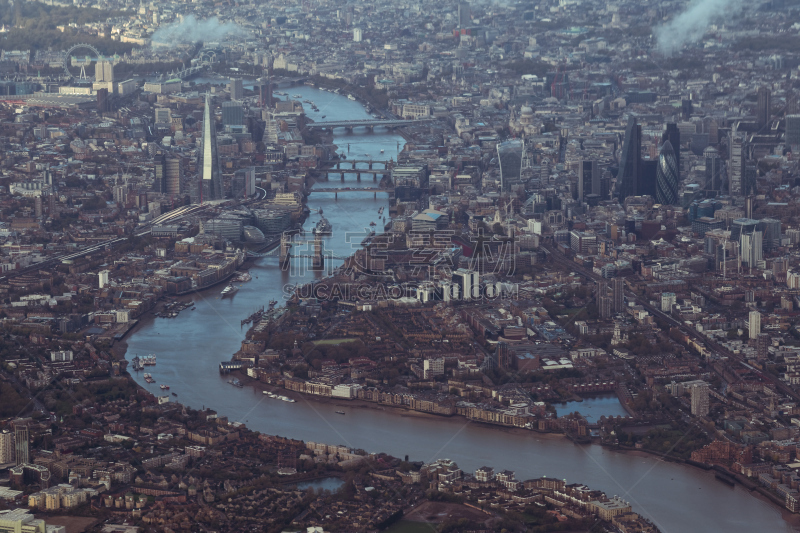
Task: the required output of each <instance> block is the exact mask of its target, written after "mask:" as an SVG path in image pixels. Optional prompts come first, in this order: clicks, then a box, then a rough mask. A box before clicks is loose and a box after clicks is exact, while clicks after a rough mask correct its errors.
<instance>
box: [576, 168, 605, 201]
mask: <svg viewBox="0 0 800 533" xmlns="http://www.w3.org/2000/svg"><path fill="white" fill-rule="evenodd" d="M595 181H597V182H598V183H597V187H596V188H597V189H598V191H599V189H600V183H599V182H600V174H599V171H598V169H597V161H595V160H593V159H584V160H583V161H581V163H580V167H579V168H578V201H579V202H581V203H583V202H584V201H585V199H586V195H587V194H599V192H597V193H595V192H594V191H595Z"/></svg>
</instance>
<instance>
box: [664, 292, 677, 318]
mask: <svg viewBox="0 0 800 533" xmlns="http://www.w3.org/2000/svg"><path fill="white" fill-rule="evenodd" d="M677 301H678V300H677V297H676V296H675V293H674V292H662V293H661V312H662V313H672V306H673V305H675V303H676V302H677Z"/></svg>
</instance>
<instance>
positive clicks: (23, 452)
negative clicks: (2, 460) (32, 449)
mask: <svg viewBox="0 0 800 533" xmlns="http://www.w3.org/2000/svg"><path fill="white" fill-rule="evenodd" d="M28 438H29V435H28V426H26V425H24V424H16V425H14V446H15V448H16V454H15V455H16V461H15V462H16V464H17V465H22V464H27V463H30V455H29V452H28Z"/></svg>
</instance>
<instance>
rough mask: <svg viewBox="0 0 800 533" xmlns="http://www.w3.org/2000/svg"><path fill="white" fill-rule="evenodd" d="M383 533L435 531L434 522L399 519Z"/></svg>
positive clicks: (424, 532)
mask: <svg viewBox="0 0 800 533" xmlns="http://www.w3.org/2000/svg"><path fill="white" fill-rule="evenodd" d="M383 533H436V524H428V523H426V522H410V521H408V520H400V521H399V522H397V523H396V524H394V525H392V527H390V528H389V529H386V530H384V532H383Z"/></svg>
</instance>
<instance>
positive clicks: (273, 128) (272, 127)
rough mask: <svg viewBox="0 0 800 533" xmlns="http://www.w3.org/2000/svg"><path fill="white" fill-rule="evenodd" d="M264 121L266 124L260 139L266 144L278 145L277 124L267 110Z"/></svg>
mask: <svg viewBox="0 0 800 533" xmlns="http://www.w3.org/2000/svg"><path fill="white" fill-rule="evenodd" d="M266 121H267V124H266V126H265V127H264V137H263V138H262V141H263V142H264V144H266V145H267V146H278V124H277V122H275V119H274V118H273V117H272V113H271V112H269V111H267V112H266Z"/></svg>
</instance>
